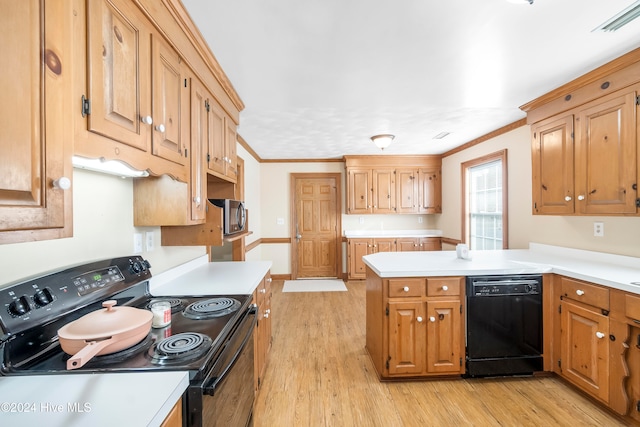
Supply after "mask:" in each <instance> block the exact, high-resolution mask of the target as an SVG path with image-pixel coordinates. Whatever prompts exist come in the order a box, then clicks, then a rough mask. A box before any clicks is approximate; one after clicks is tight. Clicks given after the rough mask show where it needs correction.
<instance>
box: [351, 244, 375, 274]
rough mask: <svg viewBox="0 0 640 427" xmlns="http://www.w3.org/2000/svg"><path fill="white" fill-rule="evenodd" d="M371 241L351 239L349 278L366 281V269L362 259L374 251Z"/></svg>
mask: <svg viewBox="0 0 640 427" xmlns="http://www.w3.org/2000/svg"><path fill="white" fill-rule="evenodd" d="M371 247H372V241H371V240H370V239H349V248H348V249H349V278H350V279H364V278H365V277H366V268H365V264H364V261H362V257H363V256H365V255H369V253H371V250H372V248H371Z"/></svg>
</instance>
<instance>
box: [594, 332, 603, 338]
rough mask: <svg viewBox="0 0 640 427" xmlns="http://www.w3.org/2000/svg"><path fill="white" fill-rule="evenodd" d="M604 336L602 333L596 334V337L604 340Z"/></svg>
mask: <svg viewBox="0 0 640 427" xmlns="http://www.w3.org/2000/svg"><path fill="white" fill-rule="evenodd" d="M604 336H605V335H604V334H603V333H602V332H596V337H598V338H600V339H602V338H604Z"/></svg>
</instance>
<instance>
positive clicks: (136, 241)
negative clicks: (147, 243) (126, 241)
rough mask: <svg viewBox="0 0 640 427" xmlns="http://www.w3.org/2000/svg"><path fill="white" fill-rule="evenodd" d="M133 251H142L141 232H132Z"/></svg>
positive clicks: (137, 252) (135, 252)
mask: <svg viewBox="0 0 640 427" xmlns="http://www.w3.org/2000/svg"><path fill="white" fill-rule="evenodd" d="M133 253H134V254H141V253H142V233H133Z"/></svg>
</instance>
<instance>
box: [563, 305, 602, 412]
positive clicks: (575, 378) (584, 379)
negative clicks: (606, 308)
mask: <svg viewBox="0 0 640 427" xmlns="http://www.w3.org/2000/svg"><path fill="white" fill-rule="evenodd" d="M561 307H562V308H561V310H562V314H561V318H562V320H561V323H562V332H561V343H562V344H561V347H562V348H561V354H562V360H561V373H562V375H563V376H564V377H565V378H567V379H568V380H569V381H571V382H572V383H574V384H575V385H577V386H578V387H580V388H582V389H583V390H585V391H586V392H588V393H590V394H591V395H593V396H595V397H597V398H599V399H600V400H602V401H603V402H605V403H607V402H608V401H609V318H608V317H607V316H604V315H602V314H601V313H600V312H598V311H595V310H593V311H592V310H589V309H586V308H584V307H582V306H578V305H576V304H572V303H570V302H567V301H563V302H562V306H561Z"/></svg>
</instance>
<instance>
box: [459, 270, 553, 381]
mask: <svg viewBox="0 0 640 427" xmlns="http://www.w3.org/2000/svg"><path fill="white" fill-rule="evenodd" d="M466 291H467V357H466V363H467V373H466V375H467V376H469V377H488V376H508V375H531V374H533V372H535V371H541V370H542V276H540V275H517V276H502V275H501V276H469V277H467V282H466Z"/></svg>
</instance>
